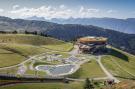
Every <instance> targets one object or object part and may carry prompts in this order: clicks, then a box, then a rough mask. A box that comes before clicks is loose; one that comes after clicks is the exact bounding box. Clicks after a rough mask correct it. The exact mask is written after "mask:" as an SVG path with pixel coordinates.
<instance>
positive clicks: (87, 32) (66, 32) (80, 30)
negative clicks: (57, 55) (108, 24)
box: [0, 17, 135, 54]
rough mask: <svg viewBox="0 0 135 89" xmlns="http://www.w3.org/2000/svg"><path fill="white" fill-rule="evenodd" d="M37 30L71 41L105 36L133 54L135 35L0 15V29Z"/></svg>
mask: <svg viewBox="0 0 135 89" xmlns="http://www.w3.org/2000/svg"><path fill="white" fill-rule="evenodd" d="M15 30H16V31H18V32H23V33H24V32H25V31H30V32H32V31H37V32H39V33H42V34H43V35H45V36H51V37H54V38H57V39H60V40H64V41H73V40H76V39H77V38H79V37H83V36H103V37H107V38H108V39H109V40H108V43H109V44H110V45H112V46H114V47H117V48H120V49H123V50H125V51H127V52H130V53H133V54H135V35H134V34H126V33H122V32H118V31H114V30H110V29H104V28H101V27H97V26H92V25H80V24H57V23H52V22H47V21H37V20H24V19H11V18H6V17H0V31H15Z"/></svg>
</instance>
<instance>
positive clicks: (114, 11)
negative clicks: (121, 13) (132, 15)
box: [107, 10, 117, 13]
mask: <svg viewBox="0 0 135 89" xmlns="http://www.w3.org/2000/svg"><path fill="white" fill-rule="evenodd" d="M116 12H117V11H116V10H108V11H107V13H116Z"/></svg>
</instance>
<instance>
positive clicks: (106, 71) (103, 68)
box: [97, 56, 120, 83]
mask: <svg viewBox="0 0 135 89" xmlns="http://www.w3.org/2000/svg"><path fill="white" fill-rule="evenodd" d="M97 57H98V58H97V62H98V64H99V66H100V67H101V69H102V70H103V71H104V73H105V74H106V75H107V77H108V79H112V80H114V81H115V82H116V83H119V82H120V81H119V80H118V79H117V78H115V77H114V76H113V75H112V74H111V73H110V72H109V71H108V70H107V69H106V68H105V67H104V65H103V64H102V62H101V56H97Z"/></svg>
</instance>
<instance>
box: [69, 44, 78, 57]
mask: <svg viewBox="0 0 135 89" xmlns="http://www.w3.org/2000/svg"><path fill="white" fill-rule="evenodd" d="M78 53H79V48H78V46H77V45H74V49H73V50H72V51H70V52H69V54H70V55H72V56H76V55H77V54H78Z"/></svg>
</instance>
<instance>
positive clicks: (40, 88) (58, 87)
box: [0, 82, 83, 89]
mask: <svg viewBox="0 0 135 89" xmlns="http://www.w3.org/2000/svg"><path fill="white" fill-rule="evenodd" d="M0 89H83V83H80V82H72V83H69V84H65V83H35V84H18V85H15V86H6V87H0Z"/></svg>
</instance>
